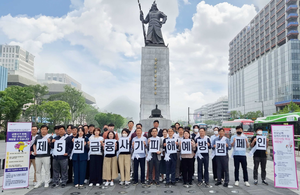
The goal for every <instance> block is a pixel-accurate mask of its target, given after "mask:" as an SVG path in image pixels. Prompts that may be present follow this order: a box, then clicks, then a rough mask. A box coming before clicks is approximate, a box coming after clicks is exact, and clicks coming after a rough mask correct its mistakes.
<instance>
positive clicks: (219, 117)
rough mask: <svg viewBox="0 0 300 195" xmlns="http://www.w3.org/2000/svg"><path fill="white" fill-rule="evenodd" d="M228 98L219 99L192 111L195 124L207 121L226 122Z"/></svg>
mask: <svg viewBox="0 0 300 195" xmlns="http://www.w3.org/2000/svg"><path fill="white" fill-rule="evenodd" d="M228 117H229V115H228V98H227V96H225V97H220V98H219V99H218V100H217V101H216V102H215V103H211V104H206V105H203V106H202V107H201V108H198V109H196V110H195V111H194V121H195V123H203V122H205V121H207V120H213V121H224V120H228Z"/></svg>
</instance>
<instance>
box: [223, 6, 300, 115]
mask: <svg viewBox="0 0 300 195" xmlns="http://www.w3.org/2000/svg"><path fill="white" fill-rule="evenodd" d="M298 35H299V0H272V1H270V2H269V3H268V4H267V5H266V6H265V7H264V8H263V9H262V10H261V11H260V12H259V13H258V14H257V15H256V16H255V17H254V18H253V19H252V20H251V22H250V24H248V25H247V26H246V27H244V28H243V29H242V30H241V31H240V32H239V33H238V34H237V35H236V36H235V37H234V39H233V40H232V41H231V42H230V43H229V76H228V80H229V81H228V85H229V86H228V90H229V91H228V101H229V111H232V110H239V111H241V112H242V113H247V112H250V111H257V110H262V111H263V113H264V115H265V116H266V115H271V114H273V113H274V112H276V111H277V110H278V109H280V108H282V107H283V106H285V105H287V104H288V103H289V102H291V101H293V102H295V103H300V100H299V99H300V76H299V73H300V41H299V38H298Z"/></svg>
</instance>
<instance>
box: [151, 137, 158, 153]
mask: <svg viewBox="0 0 300 195" xmlns="http://www.w3.org/2000/svg"><path fill="white" fill-rule="evenodd" d="M159 149H160V138H153V137H151V138H150V143H149V153H157V152H158V151H159Z"/></svg>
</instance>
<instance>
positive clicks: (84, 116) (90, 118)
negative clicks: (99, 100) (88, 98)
mask: <svg viewBox="0 0 300 195" xmlns="http://www.w3.org/2000/svg"><path fill="white" fill-rule="evenodd" d="M98 113H99V111H98V109H97V108H95V107H94V106H92V105H89V104H85V107H84V109H83V110H82V112H80V114H79V117H78V122H79V124H83V122H84V121H86V123H87V124H94V125H96V124H97V121H96V120H95V116H96V115H97V114H98Z"/></svg>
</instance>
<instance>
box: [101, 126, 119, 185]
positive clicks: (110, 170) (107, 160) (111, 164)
mask: <svg viewBox="0 0 300 195" xmlns="http://www.w3.org/2000/svg"><path fill="white" fill-rule="evenodd" d="M110 127H112V126H110ZM116 135H118V134H115V133H114V132H113V129H111V130H109V131H108V132H107V138H106V139H105V141H104V143H103V147H104V162H103V167H105V168H104V169H103V179H104V180H106V182H105V186H108V185H110V186H113V185H114V179H116V178H117V177H118V162H117V151H118V149H119V143H118V141H117V140H116V137H117V136H116ZM108 143H112V145H111V144H110V145H108ZM113 144H114V147H112V146H113ZM108 151H111V152H113V153H111V154H107V153H108Z"/></svg>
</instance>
